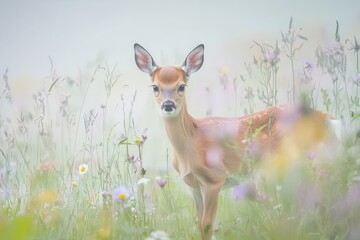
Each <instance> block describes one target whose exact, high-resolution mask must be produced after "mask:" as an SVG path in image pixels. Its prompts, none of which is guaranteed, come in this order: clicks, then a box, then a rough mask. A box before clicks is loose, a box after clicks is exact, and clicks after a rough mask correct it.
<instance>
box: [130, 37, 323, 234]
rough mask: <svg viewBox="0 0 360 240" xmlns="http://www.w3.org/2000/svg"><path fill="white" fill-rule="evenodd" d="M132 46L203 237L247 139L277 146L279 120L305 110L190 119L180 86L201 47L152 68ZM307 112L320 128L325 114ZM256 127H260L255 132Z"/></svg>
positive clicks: (199, 60)
mask: <svg viewBox="0 0 360 240" xmlns="http://www.w3.org/2000/svg"><path fill="white" fill-rule="evenodd" d="M134 50H135V61H136V64H137V66H138V67H139V68H140V70H141V71H143V72H145V73H147V74H148V75H149V76H150V79H151V82H152V90H153V92H154V95H155V98H156V102H157V104H158V106H159V110H160V112H161V115H162V116H163V120H164V124H165V128H166V132H167V135H168V137H169V140H170V142H171V144H172V146H173V148H174V159H173V166H174V168H175V169H176V171H177V172H178V173H179V174H180V176H181V178H182V179H183V180H184V181H185V183H186V184H187V185H188V186H190V188H191V190H192V193H193V196H194V200H195V205H196V210H197V217H198V220H199V225H200V230H201V236H202V239H204V240H206V239H210V238H211V236H212V230H213V223H214V218H215V215H216V211H217V207H218V195H219V192H220V190H221V188H222V186H223V185H224V183H225V182H226V180H227V176H228V174H229V173H234V172H237V171H238V168H239V167H240V168H241V169H243V170H246V166H245V164H244V163H242V162H241V158H242V156H243V154H245V152H246V150H247V149H246V148H247V146H248V144H247V140H249V139H250V140H251V141H252V143H253V144H255V145H256V147H257V149H258V150H259V152H264V151H266V150H272V149H276V148H277V147H278V145H279V143H280V140H281V139H282V137H283V132H284V129H286V127H283V126H282V124H281V122H282V121H283V120H284V119H285V120H286V119H288V118H290V119H291V118H295V114H297V113H299V112H301V114H302V113H303V112H304V111H297V110H298V109H299V107H298V108H296V109H297V110H291V109H292V108H289V107H271V108H269V109H267V110H264V111H262V112H259V113H255V114H252V115H249V116H246V117H241V118H219V117H211V118H203V119H194V118H193V117H191V115H190V114H189V113H188V111H187V108H186V101H185V89H186V86H187V83H188V81H189V77H190V75H191V74H193V73H194V72H196V71H198V70H199V69H200V68H201V66H202V64H203V61H204V45H202V44H201V45H199V46H197V47H196V48H195V49H194V50H192V51H191V52H190V53H189V55H188V56H187V57H186V59H185V62H184V63H183V65H182V66H179V67H173V66H166V67H160V66H157V65H156V63H155V62H154V60H153V58H152V57H151V55H150V54H149V53H148V52H147V51H146V50H145V49H144V48H143V47H141V46H140V45H139V44H135V45H134ZM289 109H290V110H289ZM306 112H311V113H312V115H314V116H315V118H314V119H315V121H316V122H318V123H319V126H320V128H324V125H325V124H324V122H325V114H322V113H320V112H317V111H315V110H309V111H306ZM256 129H258V130H260V131H258V132H257V134H256V135H254V134H253V133H254V132H255V130H256ZM309 144H310V143H309ZM241 169H240V170H241Z"/></svg>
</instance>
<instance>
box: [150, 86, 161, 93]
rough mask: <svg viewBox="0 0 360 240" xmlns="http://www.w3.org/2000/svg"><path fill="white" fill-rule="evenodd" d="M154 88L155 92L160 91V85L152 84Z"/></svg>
mask: <svg viewBox="0 0 360 240" xmlns="http://www.w3.org/2000/svg"><path fill="white" fill-rule="evenodd" d="M151 87H152V89H153V91H154V92H158V91H159V87H158V86H156V85H151Z"/></svg>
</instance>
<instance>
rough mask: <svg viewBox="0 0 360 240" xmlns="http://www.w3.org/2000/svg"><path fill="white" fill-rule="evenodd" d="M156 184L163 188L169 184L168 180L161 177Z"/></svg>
mask: <svg viewBox="0 0 360 240" xmlns="http://www.w3.org/2000/svg"><path fill="white" fill-rule="evenodd" d="M156 182H157V184H158V185H159V187H161V188H164V187H165V185H166V183H167V182H166V180H165V179H163V178H161V177H160V176H159V177H157V178H156Z"/></svg>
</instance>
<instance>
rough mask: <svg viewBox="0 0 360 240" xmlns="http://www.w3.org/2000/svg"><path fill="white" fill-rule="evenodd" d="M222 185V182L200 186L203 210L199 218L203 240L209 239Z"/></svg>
mask: <svg viewBox="0 0 360 240" xmlns="http://www.w3.org/2000/svg"><path fill="white" fill-rule="evenodd" d="M222 185H223V183H221V184H209V185H205V186H204V187H203V188H202V192H203V203H204V212H203V216H202V219H201V235H202V239H203V240H209V239H211V236H212V232H213V227H214V219H215V216H216V211H217V208H218V201H219V192H220V190H221V187H222Z"/></svg>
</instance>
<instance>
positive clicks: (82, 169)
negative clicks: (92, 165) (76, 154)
mask: <svg viewBox="0 0 360 240" xmlns="http://www.w3.org/2000/svg"><path fill="white" fill-rule="evenodd" d="M88 170H89V165H87V164H86V163H82V164H80V166H79V173H80V175H83V174H85V173H87V171H88Z"/></svg>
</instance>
